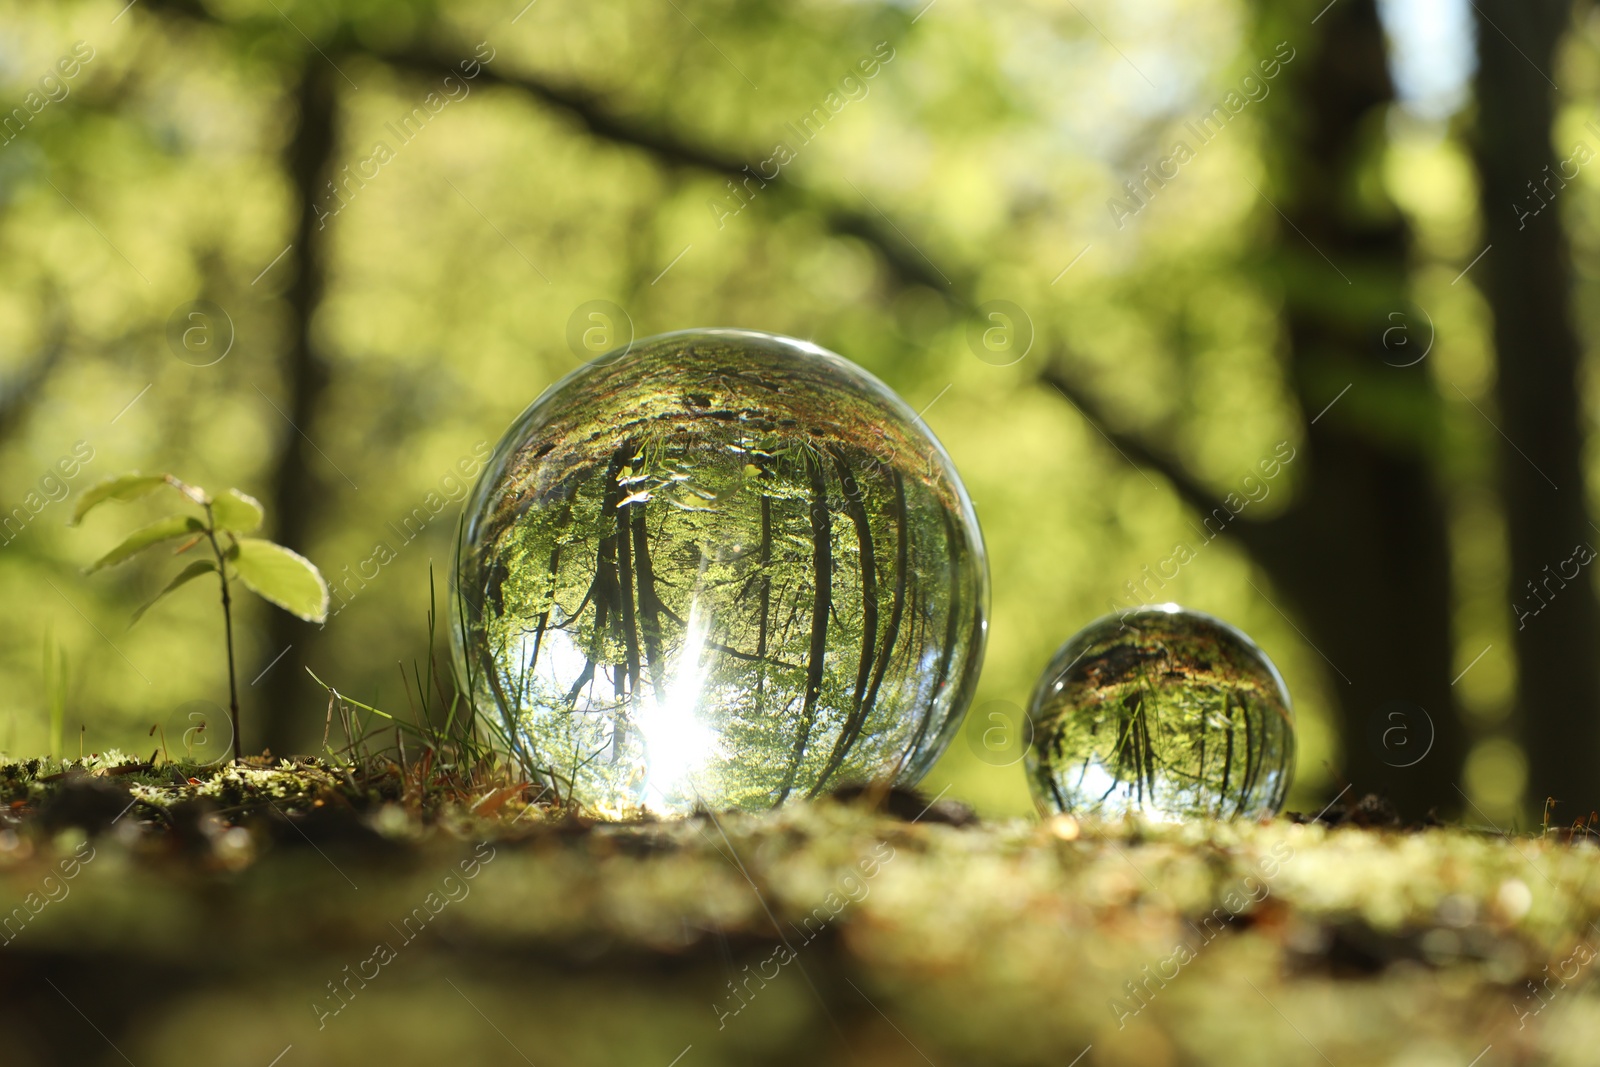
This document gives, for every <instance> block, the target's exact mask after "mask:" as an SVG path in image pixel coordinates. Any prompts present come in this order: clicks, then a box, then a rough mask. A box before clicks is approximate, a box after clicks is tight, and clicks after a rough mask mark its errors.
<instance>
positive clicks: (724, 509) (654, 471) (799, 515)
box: [452, 330, 988, 819]
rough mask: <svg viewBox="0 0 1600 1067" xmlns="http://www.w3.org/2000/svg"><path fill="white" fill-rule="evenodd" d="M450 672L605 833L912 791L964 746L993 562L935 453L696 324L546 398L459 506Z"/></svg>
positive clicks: (755, 349)
mask: <svg viewBox="0 0 1600 1067" xmlns="http://www.w3.org/2000/svg"><path fill="white" fill-rule="evenodd" d="M456 567H457V578H458V583H457V592H458V595H459V606H460V625H459V626H456V627H453V628H452V629H453V631H454V632H455V645H456V655H457V663H458V668H459V669H460V671H461V673H462V676H463V678H464V680H465V681H466V684H467V685H469V686H470V688H471V690H472V691H473V693H474V699H475V701H476V703H477V706H478V707H480V708H483V709H485V710H486V711H487V710H488V709H491V708H492V709H494V711H493V712H492V713H490V714H488V715H486V716H483V717H482V718H485V719H487V720H489V721H490V723H491V729H492V732H493V733H494V734H496V735H497V736H498V738H499V739H500V743H501V744H503V745H504V746H505V747H506V748H507V749H509V751H510V753H511V754H512V755H513V756H514V758H515V759H516V760H517V761H519V762H520V763H521V764H522V766H523V768H524V770H525V771H526V773H528V774H530V775H531V776H533V777H534V778H535V779H536V780H537V781H539V782H541V783H542V784H544V785H545V786H547V787H548V789H549V790H550V795H552V796H554V797H557V798H559V799H560V800H562V801H564V802H570V803H572V804H573V805H575V806H576V807H578V808H579V809H581V810H584V811H587V812H589V813H591V814H594V815H596V816H599V817H602V818H613V819H622V818H631V817H636V816H643V815H647V814H658V815H683V814H688V813H691V812H693V811H695V810H697V809H700V808H705V809H708V810H712V811H715V810H719V809H726V808H738V809H743V810H748V811H755V810H763V809H768V808H772V807H774V806H776V805H778V804H781V803H783V802H784V801H785V800H788V799H790V798H798V797H811V796H816V795H817V794H818V793H819V792H822V791H824V790H827V789H830V788H832V787H833V786H836V785H841V784H844V783H846V782H861V781H889V782H895V783H899V784H905V785H909V784H914V783H915V782H917V781H918V780H919V779H920V778H921V777H922V775H923V774H924V773H926V772H927V770H928V768H929V767H930V766H931V765H932V764H933V762H934V760H935V759H937V758H938V756H939V754H940V753H941V752H942V751H943V750H944V748H945V746H946V745H947V744H948V743H949V741H950V739H951V737H952V735H953V734H954V732H955V731H956V729H957V728H958V727H959V725H960V722H961V718H962V715H963V714H964V712H965V711H966V707H967V704H968V703H969V702H970V700H971V698H972V692H973V688H974V686H975V684H976V681H977V673H978V668H979V665H980V663H981V662H982V659H983V648H984V639H985V635H986V631H987V623H986V615H987V611H988V566H987V563H986V561H985V558H984V552H983V540H982V536H981V534H980V533H979V530H978V522H977V517H976V516H975V515H974V513H973V510H972V505H971V502H970V501H969V500H968V499H967V495H966V491H965V490H964V489H963V488H962V485H961V480H960V478H959V477H957V475H956V472H955V468H954V467H953V466H952V464H951V462H950V457H949V456H948V455H946V454H945V451H944V449H943V447H942V446H941V445H940V444H939V442H938V441H937V440H936V439H935V438H934V437H933V435H932V434H931V433H930V432H929V431H928V429H927V427H926V426H925V425H924V424H923V423H922V422H921V420H920V419H919V418H918V417H917V415H916V414H915V413H914V412H913V411H912V410H911V409H910V408H909V407H907V406H906V404H905V402H904V401H902V400H901V399H900V398H899V397H898V396H896V395H895V394H894V393H893V392H891V391H890V390H889V389H888V388H887V387H886V386H885V385H884V384H883V383H882V382H880V381H878V380H877V379H876V378H874V377H873V376H872V375H871V374H868V373H867V372H866V371H864V370H862V369H861V368H860V367H857V366H856V365H855V364H853V363H851V362H849V361H848V360H846V359H844V358H842V357H840V356H837V355H835V354H834V353H832V352H829V351H827V350H825V349H822V348H819V347H817V346H816V345H814V344H810V343H808V342H805V341H797V340H794V339H792V338H787V337H779V336H775V335H772V334H765V333H755V332H750V331H744V330H692V331H685V332H681V333H671V334H664V335H661V336H658V337H653V338H648V339H645V340H641V341H636V342H633V343H632V344H631V345H629V346H628V347H627V348H626V349H623V350H619V351H617V352H612V353H608V354H607V355H605V356H603V357H601V358H598V359H595V360H591V361H590V362H589V363H586V364H585V365H583V366H582V367H580V368H578V369H577V370H575V371H573V372H572V373H571V374H569V375H567V377H566V378H564V379H562V380H561V381H560V382H558V383H557V384H556V385H554V386H552V387H551V388H549V389H548V390H546V391H545V393H544V395H542V396H541V397H540V398H539V399H538V400H536V401H535V402H534V403H533V404H532V405H531V406H530V407H529V408H528V409H527V410H526V411H524V412H523V413H522V415H521V416H520V417H518V418H517V420H516V421H515V422H514V423H513V424H512V426H511V429H510V430H509V431H507V433H506V435H505V437H504V438H502V439H501V441H500V443H499V445H498V446H497V447H496V449H495V452H494V454H493V456H492V457H491V458H490V460H489V463H488V464H487V466H486V467H485V470H484V473H483V474H482V476H481V477H480V480H479V482H478V484H477V486H476V487H475V489H474V491H473V494H472V496H471V497H470V498H469V500H468V502H467V507H466V517H465V527H464V530H463V536H462V541H461V544H460V546H459V551H458V557H457V562H456Z"/></svg>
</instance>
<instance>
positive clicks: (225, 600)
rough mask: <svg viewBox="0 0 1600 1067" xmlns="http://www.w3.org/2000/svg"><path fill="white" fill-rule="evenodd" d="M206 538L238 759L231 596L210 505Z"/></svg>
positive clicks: (236, 693)
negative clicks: (217, 593)
mask: <svg viewBox="0 0 1600 1067" xmlns="http://www.w3.org/2000/svg"><path fill="white" fill-rule="evenodd" d="M206 540H208V541H210V542H211V551H212V552H214V553H216V556H217V577H218V578H219V579H221V581H222V630H223V633H224V635H226V638H227V642H228V715H229V717H230V720H231V722H232V724H233V760H234V762H235V763H237V762H238V761H239V755H240V751H241V746H240V744H239V679H238V671H237V669H236V668H235V667H234V663H233V598H232V597H230V596H229V595H228V563H227V560H226V559H224V558H223V555H222V546H221V545H219V544H217V530H216V521H215V520H214V519H213V518H212V517H211V505H210V504H207V505H206Z"/></svg>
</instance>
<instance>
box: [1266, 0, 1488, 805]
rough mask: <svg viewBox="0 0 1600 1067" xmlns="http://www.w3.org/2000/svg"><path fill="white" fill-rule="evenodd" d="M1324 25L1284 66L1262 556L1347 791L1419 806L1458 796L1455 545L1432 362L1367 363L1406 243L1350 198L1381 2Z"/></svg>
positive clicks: (1382, 103) (1393, 218)
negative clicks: (1291, 419) (1272, 481)
mask: <svg viewBox="0 0 1600 1067" xmlns="http://www.w3.org/2000/svg"><path fill="white" fill-rule="evenodd" d="M1317 29H1318V30H1320V31H1321V36H1320V39H1317V40H1313V41H1312V42H1310V43H1309V44H1308V46H1307V48H1306V51H1308V52H1311V53H1312V54H1311V55H1308V56H1307V57H1306V61H1305V64H1304V65H1303V66H1301V65H1298V64H1296V65H1291V66H1290V67H1289V68H1288V69H1287V73H1288V74H1289V76H1290V84H1289V86H1287V88H1288V90H1289V94H1288V95H1289V99H1291V100H1292V101H1294V107H1295V111H1296V116H1295V119H1294V120H1291V121H1293V122H1294V123H1295V124H1294V126H1293V127H1291V128H1292V129H1294V135H1293V136H1292V138H1291V140H1290V143H1289V147H1288V149H1287V152H1286V154H1285V156H1284V157H1281V160H1280V162H1281V165H1282V169H1283V173H1284V181H1283V183H1282V184H1283V187H1284V188H1285V189H1286V190H1288V191H1287V192H1286V193H1285V195H1284V199H1283V201H1281V202H1280V204H1281V206H1282V207H1283V209H1284V211H1285V213H1286V215H1287V219H1288V222H1289V224H1290V228H1288V229H1286V230H1284V231H1283V233H1282V235H1281V237H1280V241H1281V242H1282V246H1281V255H1282V256H1283V259H1284V262H1285V269H1284V275H1285V278H1286V280H1287V286H1286V290H1287V291H1286V297H1287V301H1286V304H1287V306H1286V311H1285V314H1286V326H1287V330H1288V335H1289V344H1290V377H1291V383H1292V385H1293V387H1294V390H1295V393H1296V395H1297V396H1298V397H1299V401H1300V406H1301V410H1302V412H1303V413H1304V417H1305V419H1306V430H1305V445H1304V447H1303V449H1302V451H1303V453H1304V455H1303V456H1300V457H1297V459H1296V462H1295V463H1294V464H1293V467H1295V468H1298V474H1299V481H1298V483H1297V486H1296V493H1297V496H1296V500H1295V506H1294V507H1293V508H1292V509H1291V510H1290V511H1288V512H1286V513H1284V514H1283V515H1282V516H1281V517H1280V519H1279V520H1278V521H1277V522H1274V523H1272V524H1270V526H1269V528H1268V529H1267V530H1266V531H1263V532H1264V533H1265V534H1266V536H1265V537H1263V538H1261V544H1260V546H1259V547H1260V549H1261V551H1260V552H1259V553H1258V554H1259V557H1260V559H1261V562H1263V563H1264V564H1265V565H1266V566H1267V568H1268V571H1269V573H1270V574H1271V575H1272V579H1273V582H1274V584H1275V585H1276V586H1277V587H1278V588H1280V589H1281V590H1283V592H1284V593H1285V594H1286V595H1287V596H1288V598H1289V600H1290V601H1291V602H1292V603H1293V613H1294V615H1295V616H1296V617H1297V618H1299V619H1301V620H1303V623H1304V626H1305V627H1306V629H1307V630H1308V634H1307V636H1308V637H1309V639H1310V641H1311V642H1312V644H1314V645H1315V647H1316V649H1317V650H1318V652H1319V653H1320V654H1321V655H1322V656H1323V657H1324V658H1325V659H1326V660H1327V661H1328V665H1329V671H1328V674H1327V678H1328V682H1329V690H1330V693H1331V695H1332V696H1333V698H1334V699H1335V700H1336V701H1337V702H1338V711H1339V719H1340V734H1341V736H1342V738H1343V742H1344V755H1343V759H1342V761H1341V766H1340V767H1339V768H1338V769H1339V770H1340V771H1341V772H1342V774H1343V776H1344V777H1345V778H1347V779H1348V781H1349V782H1350V784H1351V785H1352V786H1353V787H1354V790H1355V791H1356V792H1357V793H1361V792H1366V791H1373V792H1380V793H1383V794H1385V795H1386V796H1388V797H1389V798H1390V799H1391V800H1393V801H1394V802H1395V804H1396V806H1397V807H1399V808H1400V809H1401V810H1403V811H1405V812H1407V813H1408V814H1411V815H1421V814H1423V813H1424V812H1426V811H1427V810H1428V809H1429V808H1432V807H1435V806H1438V807H1441V808H1451V807H1454V806H1455V805H1456V802H1457V794H1456V792H1455V789H1454V785H1455V782H1456V779H1457V774H1458V772H1459V770H1460V767H1461V762H1462V757H1463V753H1464V751H1465V742H1464V738H1463V737H1462V731H1461V727H1460V716H1459V715H1458V713H1457V710H1456V702H1455V700H1454V699H1453V692H1452V688H1451V684H1450V683H1451V678H1452V677H1453V672H1452V670H1451V668H1452V665H1453V662H1454V660H1453V646H1452V642H1451V623H1452V619H1451V614H1452V612H1451V605H1452V601H1453V596H1452V589H1451V578H1450V545H1449V540H1448V529H1447V523H1446V518H1445V509H1444V505H1443V501H1442V496H1441V493H1440V490H1439V486H1438V485H1437V483H1436V480H1435V473H1434V470H1433V466H1432V461H1431V457H1430V454H1429V452H1430V449H1429V444H1430V443H1431V442H1430V441H1429V435H1430V433H1431V432H1432V431H1433V430H1434V428H1435V427H1436V426H1437V425H1438V422H1437V414H1438V412H1439V410H1440V404H1439V398H1438V396H1437V393H1436V392H1435V390H1434V388H1433V386H1432V384H1431V380H1430V378H1429V374H1428V370H1427V368H1426V366H1425V364H1422V363H1418V364H1416V365H1414V366H1410V367H1404V368H1401V367H1394V366H1388V365H1384V363H1383V362H1382V360H1381V359H1377V358H1374V357H1375V356H1377V355H1381V354H1382V349H1381V348H1379V347H1378V346H1377V345H1375V343H1374V342H1375V340H1376V339H1377V338H1378V337H1379V336H1381V334H1382V329H1383V326H1384V324H1387V323H1389V322H1391V321H1393V320H1391V319H1390V318H1389V315H1390V313H1392V312H1396V311H1403V305H1402V303H1401V300H1402V294H1404V292H1405V290H1406V270H1407V253H1408V249H1409V235H1408V233H1407V230H1406V227H1405V225H1404V223H1403V221H1402V220H1401V217H1400V215H1399V213H1398V212H1396V211H1393V210H1392V209H1389V210H1373V209H1372V208H1366V207H1361V206H1357V205H1358V204H1359V203H1360V201H1361V198H1359V197H1357V195H1356V194H1355V186H1356V183H1357V181H1358V180H1359V177H1360V174H1361V172H1362V170H1363V169H1364V168H1370V167H1371V166H1373V165H1374V160H1373V159H1372V155H1373V153H1374V151H1375V150H1376V146H1375V145H1374V138H1373V137H1372V131H1373V129H1374V127H1378V128H1381V124H1382V122H1383V121H1384V118H1385V114H1386V112H1387V110H1388V108H1389V107H1391V106H1392V104H1393V102H1394V90H1393V86H1392V84H1391V82H1390V79H1389V73H1388V67H1387V48H1386V43H1385V39H1384V35H1383V30H1382V27H1381V25H1380V23H1379V21H1378V12H1377V8H1376V5H1375V4H1374V2H1373V0H1345V2H1343V3H1340V4H1338V5H1336V6H1334V7H1332V8H1330V9H1328V10H1327V11H1326V12H1325V13H1324V14H1323V16H1322V18H1321V19H1320V20H1319V25H1318V27H1317ZM1296 120H1297V121H1296ZM1417 328H1418V329H1420V325H1419V326H1418V327H1417ZM1347 385H1348V386H1349V390H1348V392H1343V391H1344V390H1345V388H1346V386H1347ZM1341 392H1343V395H1342V396H1341V395H1340V394H1341ZM1330 404H1331V405H1332V406H1331V407H1329V405H1330ZM1396 405H1398V406H1400V407H1401V408H1402V409H1403V410H1406V411H1408V412H1422V413H1424V417H1423V418H1422V419H1421V420H1420V422H1421V425H1420V426H1418V425H1412V426H1409V427H1407V430H1406V431H1405V436H1403V437H1402V436H1401V435H1398V434H1395V433H1394V432H1393V431H1390V432H1389V433H1387V434H1386V433H1385V428H1384V426H1383V425H1382V420H1383V416H1384V412H1385V410H1386V409H1388V410H1393V409H1394V407H1395V406H1396ZM1397 701H1398V702H1404V704H1405V705H1406V706H1404V707H1402V706H1400V705H1397V704H1395V703H1394V702H1397ZM1412 706H1414V707H1412ZM1415 707H1420V708H1421V709H1422V710H1423V711H1425V712H1426V718H1424V717H1423V716H1422V715H1418V714H1417V713H1416V711H1415ZM1391 711H1398V712H1399V716H1400V717H1398V718H1391V717H1390V713H1391ZM1430 723H1431V725H1430ZM1430 741H1431V750H1428V747H1427V746H1428V745H1429V743H1430ZM1424 752H1426V755H1424Z"/></svg>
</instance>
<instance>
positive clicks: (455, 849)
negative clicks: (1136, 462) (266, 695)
mask: <svg viewBox="0 0 1600 1067" xmlns="http://www.w3.org/2000/svg"><path fill="white" fill-rule="evenodd" d="M1383 821H1384V820H1383V819H1382V818H1377V817H1375V809H1373V808H1372V807H1371V806H1370V805H1367V806H1363V805H1352V806H1350V807H1349V808H1345V807H1341V806H1335V807H1333V808H1330V809H1329V810H1328V811H1326V812H1324V813H1321V814H1320V816H1319V817H1317V818H1304V817H1301V818H1284V819H1278V820H1274V821H1271V822H1266V823H1262V824H1249V823H1212V822H1206V823H1194V824H1188V825H1183V826H1158V825H1151V824H1140V823H1131V822H1130V823H1117V824H1096V823H1091V822H1082V823H1080V822H1078V821H1076V820H1073V819H1071V818H1067V817H1056V818H1054V819H1048V820H1044V821H1025V820H1016V821H1006V822H996V823H986V822H981V821H979V820H977V819H975V818H973V817H972V816H971V814H970V813H969V812H967V811H966V810H965V809H963V808H961V807H960V806H958V805H955V804H952V803H950V802H947V801H934V802H932V803H930V802H929V800H928V799H926V798H921V797H918V796H916V795H914V794H911V793H908V792H898V791H897V792H894V793H891V794H889V795H888V796H886V797H885V796H863V795H860V794H857V795H854V796H851V797H839V798H832V799H828V800H823V801H818V802H815V803H811V804H797V805H792V806H789V807H786V808H783V809H781V810H779V811H777V812H773V813H770V814H766V815H759V816H756V815H739V814H732V813H728V814H720V813H719V814H717V815H716V816H715V817H713V816H711V815H709V814H702V815H700V816H697V817H694V818H690V819H686V820H681V821H674V822H660V823H648V824H631V825H616V824H598V823H591V822H587V821H584V820H581V819H577V818H574V817H572V816H570V815H567V814H563V813H562V812H560V811H559V810H557V809H556V808H555V807H553V806H550V805H547V804H544V803H542V802H538V798H536V797H535V796H534V795H533V791H531V790H529V789H527V788H525V787H523V786H521V785H520V784H516V783H512V784H509V785H505V786H503V787H501V788H492V787H485V788H482V789H481V790H476V791H475V789H474V787H472V786H471V785H470V783H468V782H467V781H466V776H460V777H457V776H454V775H452V774H451V772H450V769H449V768H426V767H424V768H418V769H414V770H412V771H401V770H399V769H398V768H395V767H394V766H393V765H392V764H383V763H381V762H373V763H369V764H368V765H367V769H366V771H365V772H361V771H356V770H354V769H353V768H350V767H342V766H338V765H334V764H329V763H323V762H319V761H303V762H297V763H293V764H290V763H280V764H277V765H271V764H269V763H268V762H267V761H265V760H257V761H253V762H251V763H249V764H247V765H244V766H241V767H224V768H199V767H195V766H192V765H185V764H161V765H156V766H152V765H149V764H144V763H137V762H133V761H129V760H124V759H122V758H120V757H117V756H115V755H112V756H109V757H106V758H100V759H93V758H92V759H89V760H85V761H74V762H73V763H72V764H70V765H62V764H59V763H53V762H48V761H46V762H40V761H33V762H31V763H27V764H0V905H3V907H4V912H3V913H0V1063H4V1064H8V1065H9V1064H16V1065H18V1067H36V1065H37V1067H43V1065H47V1064H48V1065H55V1064H72V1065H75V1067H76V1065H101V1064H105V1065H110V1064H133V1065H137V1067H155V1065H169V1064H191V1063H202V1064H206V1065H221V1067H233V1065H248V1067H301V1065H311V1064H318V1065H320V1064H330V1065H331V1064H369V1063H370V1064H384V1065H388V1067H393V1065H400V1064H429V1065H434V1064H441V1063H450V1064H522V1063H528V1064H536V1065H538V1067H562V1065H578V1067H586V1065H591V1064H592V1065H599V1064H606V1065H610V1064H629V1065H637V1067H704V1065H711V1064H718V1065H721V1064H728V1065H732V1064H752V1063H756V1064H797V1065H798V1064H824V1063H825V1064H875V1065H878V1064H883V1065H899V1064H907V1065H911V1064H925V1063H926V1064H933V1065H935V1067H957V1065H962V1064H1054V1065H1058V1067H1092V1065H1110V1064H1117V1065H1122V1064H1127V1065H1133V1064H1138V1065H1141V1067H1163V1065H1181V1064H1203V1065H1224V1064H1225V1065H1228V1067H1251V1065H1256V1064H1260V1065H1263V1067H1266V1065H1271V1067H1289V1065H1299V1064H1306V1065H1327V1064H1331V1065H1334V1067H1347V1065H1348V1067H1357V1065H1376V1064H1386V1065H1387V1064H1393V1065H1405V1067H1433V1065H1438V1067H1502V1065H1508V1064H1572V1065H1574V1067H1577V1065H1584V1067H1590V1065H1593V1064H1594V1063H1596V1062H1597V1059H1600V1054H1597V1052H1596V1049H1597V1048H1600V987H1597V986H1596V984H1595V983H1593V982H1591V977H1592V974H1593V972H1594V971H1595V970H1596V969H1597V967H1600V964H1596V962H1595V957H1596V956H1597V954H1600V928H1596V927H1595V926H1594V925H1593V923H1594V921H1595V919H1596V917H1597V916H1600V849H1597V848H1596V846H1595V844H1594V843H1593V841H1592V840H1590V839H1589V838H1588V837H1587V836H1582V835H1579V836H1575V835H1573V834H1571V833H1547V834H1536V835H1530V836H1522V837H1506V836H1500V835H1495V834H1486V833H1482V832H1477V831H1471V830H1465V829H1453V828H1447V827H1433V828H1421V829H1400V828H1394V827H1384V826H1374V825H1370V824H1371V823H1373V822H1380V823H1381V822H1383ZM1530 983H1532V984H1530Z"/></svg>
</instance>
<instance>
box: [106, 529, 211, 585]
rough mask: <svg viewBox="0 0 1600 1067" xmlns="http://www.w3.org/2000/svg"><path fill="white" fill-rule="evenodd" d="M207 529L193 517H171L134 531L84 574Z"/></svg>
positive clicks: (111, 565)
mask: <svg viewBox="0 0 1600 1067" xmlns="http://www.w3.org/2000/svg"><path fill="white" fill-rule="evenodd" d="M205 528H206V524H205V523H203V522H201V521H200V520H199V519H197V518H195V517H194V516H192V515H169V516H167V517H166V518H164V519H159V520H157V521H156V522H152V523H151V524H150V525H149V526H142V527H140V528H139V529H137V530H135V531H133V533H131V534H129V535H128V539H127V540H126V541H123V542H122V544H120V545H118V546H117V547H116V548H113V549H112V550H111V551H110V552H107V553H106V554H105V555H103V556H101V557H100V558H99V559H97V560H95V561H94V563H93V564H92V565H90V566H88V567H85V568H84V571H83V573H85V574H93V573H94V572H95V571H97V570H99V569H100V568H101V567H113V566H115V565H117V564H118V563H121V562H122V561H123V560H127V559H132V558H133V557H134V556H136V555H138V554H139V553H140V552H143V551H144V550H145V549H147V548H149V547H150V546H151V545H158V544H160V543H161V542H162V541H170V540H172V539H173V538H174V537H182V536H184V535H185V534H191V533H197V532H199V531H201V530H204V529H205Z"/></svg>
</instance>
